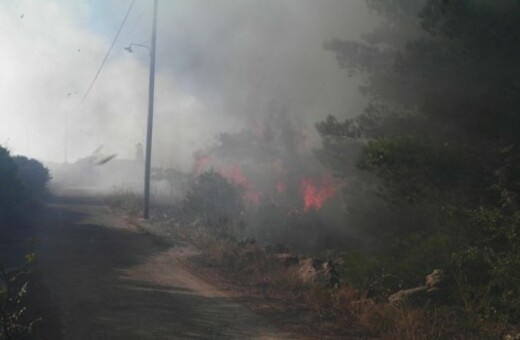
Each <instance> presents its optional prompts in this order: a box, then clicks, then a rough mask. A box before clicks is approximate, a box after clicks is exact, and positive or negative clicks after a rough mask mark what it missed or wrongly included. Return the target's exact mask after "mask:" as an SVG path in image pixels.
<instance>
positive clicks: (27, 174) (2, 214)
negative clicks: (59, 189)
mask: <svg viewBox="0 0 520 340" xmlns="http://www.w3.org/2000/svg"><path fill="white" fill-rule="evenodd" d="M49 179H50V176H49V171H48V170H47V168H45V167H44V166H43V165H42V164H41V163H40V162H38V161H37V160H34V159H28V158H26V157H23V156H14V157H13V156H11V155H10V153H9V151H8V150H7V149H5V148H3V147H1V146H0V226H2V225H4V226H6V225H10V224H16V223H17V222H18V221H19V219H20V216H21V215H22V213H23V211H22V210H23V209H24V208H26V207H27V203H30V202H31V201H33V200H35V199H40V198H41V197H42V195H44V194H45V193H46V188H45V185H46V184H47V182H48V181H49Z"/></svg>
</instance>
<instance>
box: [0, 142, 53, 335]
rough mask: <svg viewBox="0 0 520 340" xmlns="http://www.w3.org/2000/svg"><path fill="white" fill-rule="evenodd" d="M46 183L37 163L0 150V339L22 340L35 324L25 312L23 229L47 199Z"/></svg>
mask: <svg viewBox="0 0 520 340" xmlns="http://www.w3.org/2000/svg"><path fill="white" fill-rule="evenodd" d="M49 179H50V175H49V172H48V170H47V169H46V168H45V167H44V166H43V165H42V164H41V163H40V162H38V161H36V160H34V159H28V158H26V157H23V156H14V157H13V156H11V155H10V153H9V151H8V150H7V149H5V148H3V147H1V146H0V245H1V247H2V248H1V249H0V255H1V258H0V339H20V338H23V337H25V336H27V335H28V334H29V333H30V332H31V330H32V328H33V326H34V324H35V323H36V322H37V320H38V318H37V317H35V316H34V315H33V313H31V311H28V305H29V303H28V301H27V292H28V289H30V280H29V277H30V272H31V263H32V262H33V261H34V253H32V252H31V249H30V240H29V239H26V238H28V236H27V233H26V232H25V229H27V228H28V227H27V225H26V224H27V223H30V222H34V221H31V218H32V217H33V216H34V214H36V211H37V208H38V207H39V205H40V204H41V203H42V200H43V199H44V198H45V197H46V195H48V193H47V190H46V184H47V182H48V181H49ZM21 238H23V242H22V241H21V240H20V239H21ZM19 243H24V244H27V247H24V249H20V247H18V246H16V245H17V244H19ZM6 263H8V264H9V266H10V267H6ZM13 266H14V267H13Z"/></svg>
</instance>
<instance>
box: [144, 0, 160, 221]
mask: <svg viewBox="0 0 520 340" xmlns="http://www.w3.org/2000/svg"><path fill="white" fill-rule="evenodd" d="M158 3H159V0H154V2H153V24H152V46H151V48H150V82H149V85H148V124H147V129H146V156H145V165H144V211H143V218H144V219H148V218H149V217H150V170H151V163H152V130H153V104H154V88H155V47H156V44H157V7H158Z"/></svg>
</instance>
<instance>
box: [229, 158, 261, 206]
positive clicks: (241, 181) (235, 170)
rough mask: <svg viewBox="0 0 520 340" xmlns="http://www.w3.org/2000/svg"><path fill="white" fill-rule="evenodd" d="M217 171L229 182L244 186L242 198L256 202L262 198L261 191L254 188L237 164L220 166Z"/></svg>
mask: <svg viewBox="0 0 520 340" xmlns="http://www.w3.org/2000/svg"><path fill="white" fill-rule="evenodd" d="M219 173H220V174H221V175H222V176H224V177H226V178H227V179H229V180H230V181H231V182H233V183H235V184H237V185H239V186H241V187H242V188H244V195H243V198H244V199H245V200H246V201H248V202H251V203H255V204H258V203H260V199H261V198H262V193H261V192H259V191H257V190H255V188H254V186H253V185H252V184H251V182H250V181H249V180H248V179H247V178H246V176H244V173H243V172H242V169H241V168H240V166H239V165H238V164H233V165H231V166H230V167H228V168H221V169H220V170H219Z"/></svg>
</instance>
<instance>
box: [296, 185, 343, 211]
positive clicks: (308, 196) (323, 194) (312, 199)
mask: <svg viewBox="0 0 520 340" xmlns="http://www.w3.org/2000/svg"><path fill="white" fill-rule="evenodd" d="M301 191H302V195H303V209H304V210H305V211H307V210H309V209H320V208H321V207H322V205H323V203H325V201H327V200H329V199H330V198H332V197H334V196H335V195H336V188H335V187H334V185H333V184H332V182H331V180H330V179H328V178H326V179H324V180H322V181H321V183H315V182H313V181H312V180H311V179H310V178H304V179H303V180H302V182H301Z"/></svg>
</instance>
